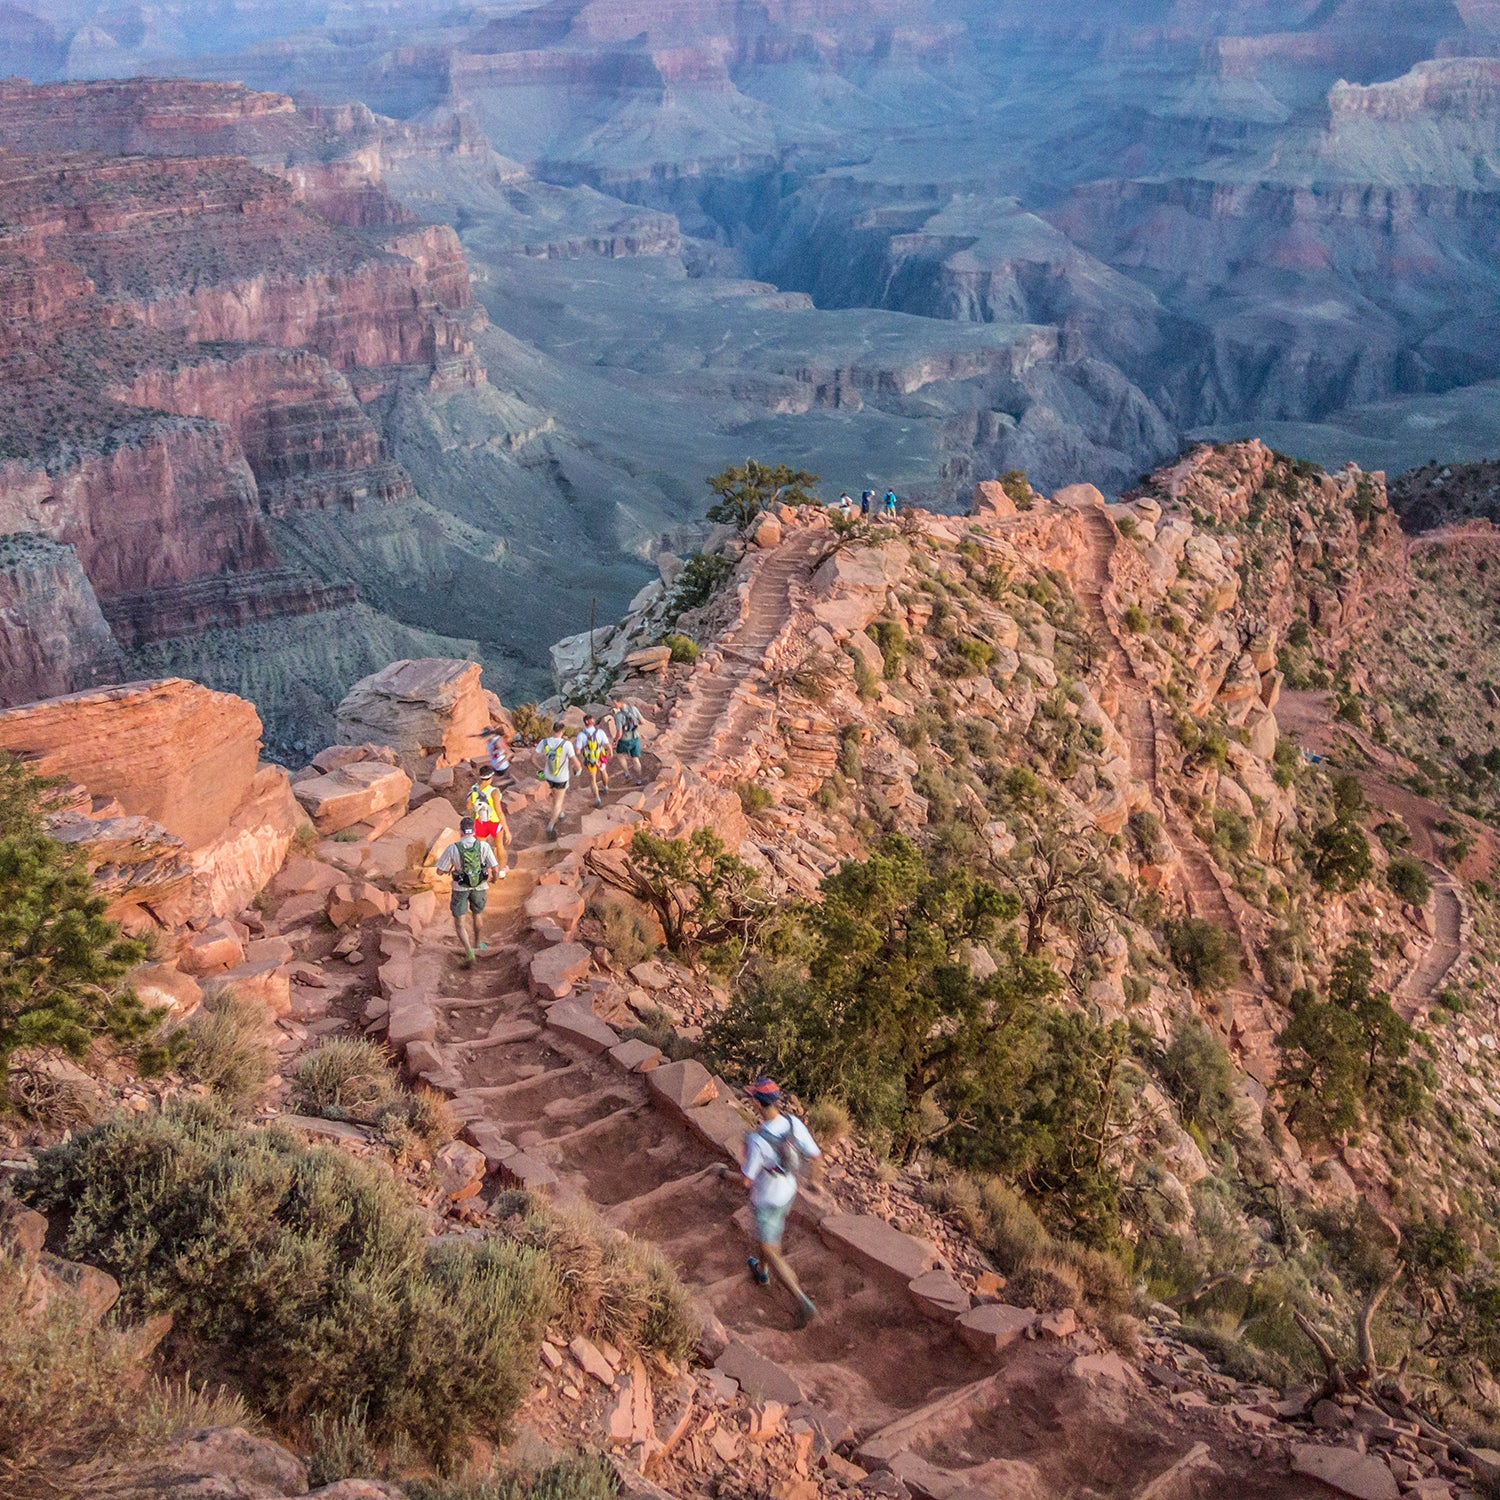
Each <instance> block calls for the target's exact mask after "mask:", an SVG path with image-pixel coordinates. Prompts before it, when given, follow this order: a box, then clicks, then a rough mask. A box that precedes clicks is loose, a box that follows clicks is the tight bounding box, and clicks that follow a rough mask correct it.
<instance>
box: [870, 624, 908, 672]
mask: <svg viewBox="0 0 1500 1500" xmlns="http://www.w3.org/2000/svg"><path fill="white" fill-rule="evenodd" d="M865 633H866V634H867V635H868V636H869V637H870V639H871V640H873V641H874V642H875V644H876V645H877V646H879V647H880V656H881V660H882V661H883V662H884V664H885V677H886V680H887V681H888V682H894V681H895V680H896V678H898V677H899V676H900V675H901V664H902V662H903V661H904V660H905V657H906V632H905V631H904V630H903V629H902V628H901V622H900V621H899V620H876V621H875V622H874V623H873V624H871V625H867V626H866V627H865Z"/></svg>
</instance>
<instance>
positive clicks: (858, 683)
mask: <svg viewBox="0 0 1500 1500" xmlns="http://www.w3.org/2000/svg"><path fill="white" fill-rule="evenodd" d="M844 651H845V653H846V654H847V655H848V657H849V661H850V664H851V665H852V666H853V668H854V691H855V692H856V693H858V694H859V697H860V699H861V701H862V702H865V703H871V702H873V701H874V700H875V699H876V698H878V697H879V696H880V678H879V676H878V675H877V674H876V672H875V669H874V667H872V666H871V665H870V664H869V662H867V661H866V660H865V658H864V653H863V652H862V651H860V650H859V649H858V648H857V647H855V646H852V645H846V646H845V647H844Z"/></svg>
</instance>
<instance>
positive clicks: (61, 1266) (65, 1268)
mask: <svg viewBox="0 0 1500 1500" xmlns="http://www.w3.org/2000/svg"><path fill="white" fill-rule="evenodd" d="M37 1270H38V1272H39V1273H40V1278H41V1282H42V1287H41V1293H42V1299H43V1300H45V1299H46V1298H47V1297H49V1296H51V1294H52V1293H53V1292H54V1291H55V1290H58V1289H61V1290H63V1291H65V1292H68V1293H71V1294H72V1295H73V1296H74V1297H77V1298H79V1299H80V1300H81V1301H82V1303H83V1305H84V1307H86V1308H87V1309H88V1313H89V1317H90V1318H91V1319H92V1320H93V1321H94V1322H96V1323H97V1322H98V1321H99V1319H100V1318H102V1317H103V1316H104V1315H105V1314H106V1313H107V1312H108V1311H109V1310H110V1308H112V1307H113V1306H114V1305H115V1303H116V1302H118V1301H119V1300H120V1283H119V1282H118V1281H116V1280H115V1278H114V1277H113V1276H111V1275H110V1274H109V1272H107V1271H101V1270H100V1269H99V1268H98V1267H97V1266H87V1265H84V1264H83V1263H82V1262H81V1261H76V1260H64V1259H63V1258H62V1257H61V1256H59V1255H52V1254H50V1253H49V1252H47V1251H46V1250H43V1251H42V1253H41V1254H40V1256H38V1258H37Z"/></svg>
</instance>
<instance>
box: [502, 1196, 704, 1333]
mask: <svg viewBox="0 0 1500 1500" xmlns="http://www.w3.org/2000/svg"><path fill="white" fill-rule="evenodd" d="M501 1206H502V1207H506V1208H509V1209H510V1210H511V1224H512V1226H513V1227H512V1233H513V1234H514V1235H515V1237H516V1238H517V1240H518V1241H519V1242H521V1243H523V1244H527V1245H533V1246H535V1247H536V1248H538V1249H539V1250H541V1251H543V1252H545V1254H546V1255H547V1257H548V1260H549V1262H550V1264H551V1265H552V1267H553V1270H554V1274H555V1278H556V1285H557V1288H558V1306H557V1312H556V1317H557V1320H558V1322H559V1323H560V1324H561V1325H562V1327H563V1328H564V1329H566V1330H567V1332H568V1333H569V1334H570V1335H571V1334H577V1333H581V1334H585V1335H587V1336H589V1337H593V1338H603V1339H607V1340H608V1341H609V1342H610V1343H612V1344H614V1345H615V1346H616V1347H617V1348H619V1349H622V1350H625V1351H627V1352H641V1353H652V1352H654V1353H658V1354H662V1355H664V1356H665V1357H666V1358H668V1359H686V1358H687V1356H688V1355H689V1354H690V1353H691V1352H692V1349H693V1347H694V1346H695V1344H696V1343H697V1340H698V1328H699V1322H698V1316H697V1312H696V1310H695V1309H694V1306H693V1302H692V1297H691V1295H690V1294H689V1293H688V1291H687V1290H686V1288H685V1287H684V1286H683V1285H682V1283H681V1281H680V1280H679V1279H678V1277H677V1273H676V1271H674V1270H673V1269H672V1266H671V1264H670V1262H668V1260H667V1259H666V1257H665V1256H664V1255H662V1253H661V1251H659V1250H658V1249H657V1248H656V1247H655V1246H654V1245H650V1244H647V1243H646V1242H645V1241H643V1240H637V1239H633V1238H631V1237H629V1236H627V1235H623V1234H621V1233H620V1232H619V1231H618V1230H615V1229H611V1228H609V1227H608V1226H607V1225H605V1224H604V1222H603V1221H602V1220H601V1219H600V1218H599V1216H598V1215H597V1214H596V1213H595V1212H594V1210H593V1209H591V1208H589V1207H587V1206H585V1205H583V1204H573V1205H569V1206H567V1207H559V1206H557V1205H555V1204H553V1203H551V1202H549V1201H548V1200H547V1199H545V1198H540V1197H535V1196H533V1195H530V1194H526V1193H516V1194H514V1195H512V1199H511V1201H510V1202H509V1203H508V1204H502V1205H501Z"/></svg>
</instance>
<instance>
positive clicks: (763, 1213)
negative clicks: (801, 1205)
mask: <svg viewBox="0 0 1500 1500" xmlns="http://www.w3.org/2000/svg"><path fill="white" fill-rule="evenodd" d="M794 1201H795V1200H789V1201H788V1202H786V1203H752V1204H751V1205H750V1207H751V1210H752V1212H753V1213H754V1214H755V1237H756V1239H758V1240H759V1241H760V1242H761V1244H762V1245H765V1246H766V1247H767V1248H768V1249H771V1250H774V1249H776V1248H777V1246H778V1245H780V1244H781V1236H782V1235H783V1234H784V1233H785V1232H786V1221H787V1215H788V1214H790V1213H791V1211H792V1202H794Z"/></svg>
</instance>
